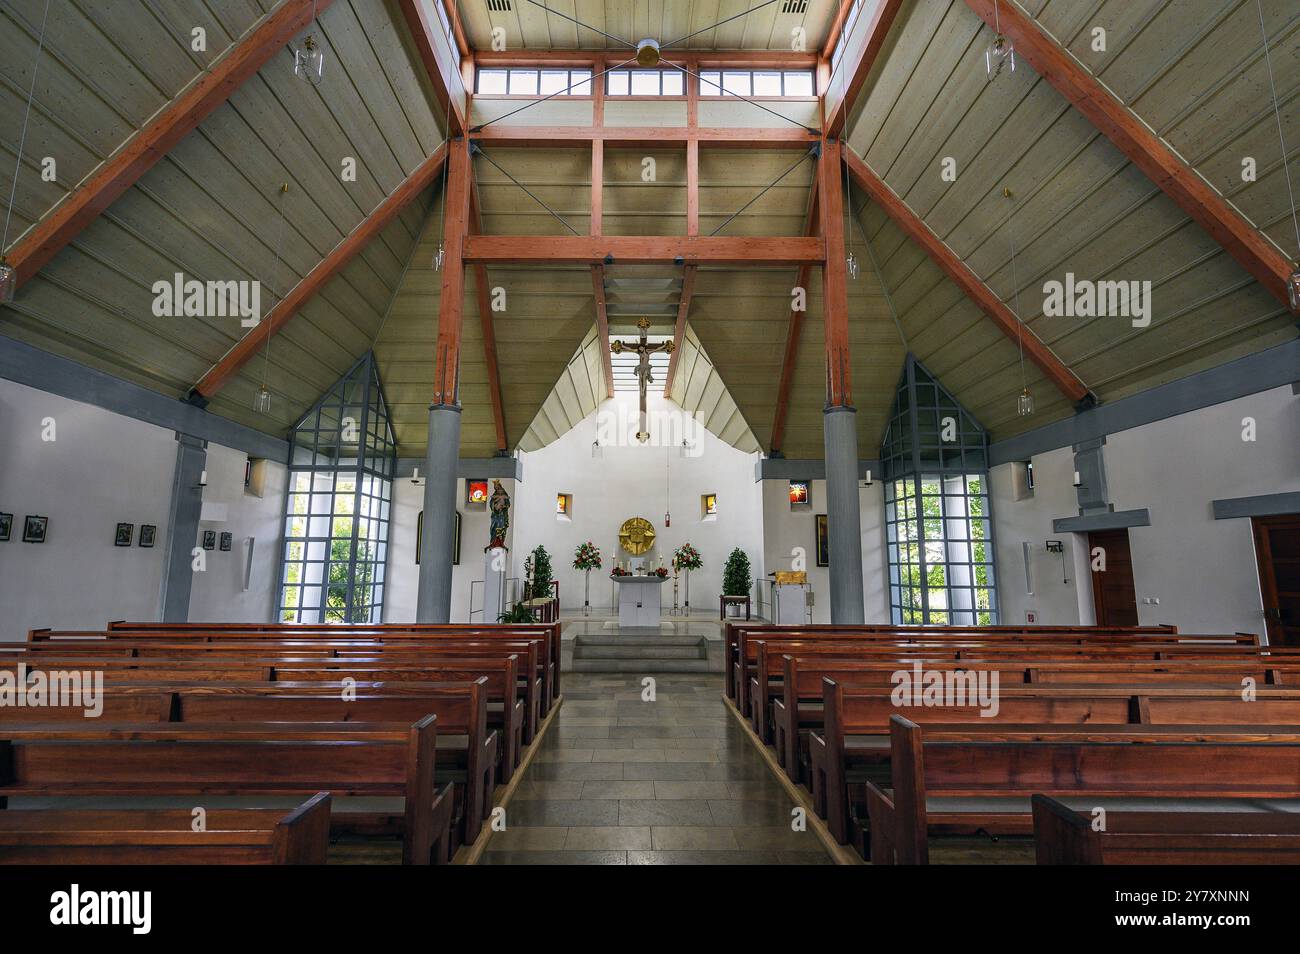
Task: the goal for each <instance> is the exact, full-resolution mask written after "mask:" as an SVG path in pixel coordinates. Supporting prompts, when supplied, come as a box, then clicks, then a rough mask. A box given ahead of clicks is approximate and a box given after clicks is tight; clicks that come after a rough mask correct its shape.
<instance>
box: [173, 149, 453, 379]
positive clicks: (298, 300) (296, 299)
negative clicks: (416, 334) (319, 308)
mask: <svg viewBox="0 0 1300 954" xmlns="http://www.w3.org/2000/svg"><path fill="white" fill-rule="evenodd" d="M446 159H447V147H446V146H445V145H443V146H439V147H438V150H437V151H436V152H435V153H434V154H433V155H432V156H430V157H429V158H428V159H426V160H425V161H424V162H423V163H422V164H421V165H420V167H419V168H418V169H416V170H415V172H413V173H411V175H409V176H408V177H407V178H406V181H405V182H403V183H402V184H401V185H400V186H398V187H397V188H396V189H395V190H393V192H392V194H391V195H389V196H388V198H386V199H384V201H383V202H381V203H380V204H379V207H378V208H376V209H375V210H374V211H373V212H371V213H370V214H369V215H368V216H366V217H365V218H364V219H363V220H362V221H361V222H360V223H359V224H358V225H357V227H356V228H354V229H353V230H352V231H351V232H350V233H348V235H347V237H346V238H344V239H343V241H342V242H340V243H339V244H338V245H336V246H334V248H333V250H332V251H331V252H330V253H329V254H328V255H326V256H325V258H323V259H322V260H321V261H320V263H319V264H318V265H317V266H316V267H315V268H313V269H312V270H311V271H310V272H308V273H307V275H306V277H305V278H303V279H302V281H300V282H298V284H297V285H295V286H294V287H293V289H292V290H291V291H290V292H289V293H288V294H287V295H285V296H284V298H282V299H280V301H279V302H278V303H277V304H276V306H275V307H274V308H272V309H271V313H270V314H269V315H267V316H266V317H265V318H263V319H262V321H261V322H259V323H258V325H257V327H256V328H253V329H252V330H250V331H249V332H248V334H246V335H244V337H242V338H240V339H239V341H238V342H236V344H235V346H234V347H233V348H231V349H230V351H228V352H227V353H226V355H225V356H224V357H223V358H222V359H221V360H220V361H218V362H217V363H216V364H215V365H214V366H213V367H212V369H211V370H209V371H208V373H207V374H205V375H204V376H203V378H202V379H201V380H200V381H199V383H198V384H196V385H195V386H194V388H193V390H192V391H191V392H190V400H191V401H194V402H197V403H200V404H201V403H204V402H205V401H207V400H208V399H210V398H211V397H212V396H213V395H214V394H216V393H217V392H218V391H220V390H221V389H222V388H223V387H225V385H226V384H227V383H228V382H229V381H230V379H231V378H232V377H234V375H235V374H236V373H237V372H238V371H239V369H240V368H242V367H243V366H244V365H245V364H247V363H248V362H249V360H250V359H252V358H253V357H254V356H255V355H256V354H257V353H258V351H259V350H260V349H261V347H262V345H263V343H264V342H265V341H266V340H267V338H269V337H271V336H272V335H274V334H275V333H276V332H277V331H279V330H280V329H281V328H283V327H284V326H285V324H286V323H287V322H288V321H289V320H290V319H291V318H293V316H294V315H296V314H297V313H298V312H299V311H300V310H301V309H302V307H303V306H304V305H305V304H306V303H307V302H308V301H310V300H311V298H312V297H313V296H314V295H315V294H316V293H317V292H318V291H320V289H321V288H322V287H324V285H325V284H326V283H327V282H328V281H329V280H330V279H331V278H333V277H334V276H335V275H337V274H338V273H339V272H340V271H341V270H342V269H343V268H344V266H346V265H347V264H348V263H349V262H350V261H352V259H353V258H354V257H356V255H357V254H358V253H360V251H361V250H362V249H363V248H365V247H366V246H367V245H368V244H369V243H370V242H371V240H372V239H374V238H375V236H377V235H378V234H379V233H380V232H382V231H383V230H384V228H385V227H387V226H388V224H389V223H390V222H392V221H393V219H394V218H396V216H397V214H398V213H399V212H401V211H402V210H403V209H404V208H406V207H407V206H408V205H409V204H410V203H412V202H414V201H415V200H416V199H417V198H419V196H420V193H421V192H423V191H424V190H425V189H426V188H427V187H428V186H429V185H430V184H431V183H432V182H433V180H434V179H435V178H437V176H438V173H439V172H440V171H441V170H442V164H443V163H444V162H445V161H446Z"/></svg>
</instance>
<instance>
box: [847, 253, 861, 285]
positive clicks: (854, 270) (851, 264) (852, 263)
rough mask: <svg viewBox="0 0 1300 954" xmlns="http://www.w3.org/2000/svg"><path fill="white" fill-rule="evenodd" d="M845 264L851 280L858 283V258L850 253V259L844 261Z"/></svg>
mask: <svg viewBox="0 0 1300 954" xmlns="http://www.w3.org/2000/svg"><path fill="white" fill-rule="evenodd" d="M844 264H845V266H846V267H847V268H848V271H849V278H851V279H853V280H854V281H857V278H858V257H857V256H856V255H854V254H853V253H852V252H849V257H848V258H846V259H845V260H844Z"/></svg>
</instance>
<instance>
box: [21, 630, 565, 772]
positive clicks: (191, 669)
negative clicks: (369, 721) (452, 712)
mask: <svg viewBox="0 0 1300 954" xmlns="http://www.w3.org/2000/svg"><path fill="white" fill-rule="evenodd" d="M117 645H118V644H117V643H116V642H109V641H106V640H97V639H84V640H83V639H77V640H73V639H58V640H54V641H50V642H38V643H29V644H24V645H18V646H13V647H0V667H4V666H7V665H9V666H11V665H16V663H17V662H19V661H23V660H24V659H26V660H28V662H27V664H28V665H29V666H33V665H36V664H37V663H36V661H35V660H36V659H37V658H39V659H40V661H41V662H42V663H43V664H44V665H46V666H49V667H50V668H56V667H55V666H54V661H55V659H56V657H57V658H58V659H62V660H71V659H73V658H76V659H77V660H78V663H77V665H78V666H80V667H81V668H87V667H91V666H93V663H94V662H95V660H106V661H105V662H103V664H102V667H107V668H112V669H113V670H114V671H116V672H118V673H119V675H118V677H117V678H119V679H127V678H133V677H131V676H129V675H128V673H129V671H130V670H132V669H139V668H145V667H149V666H153V667H154V668H155V670H157V669H158V667H162V666H170V667H171V668H172V670H173V673H172V674H171V675H168V676H166V677H164V676H161V675H159V676H157V680H162V679H164V678H166V679H174V680H179V681H194V680H197V679H209V678H215V679H216V681H221V682H234V681H240V680H241V679H242V680H253V681H259V682H265V681H267V680H270V679H276V680H282V679H293V678H295V677H294V676H293V675H292V674H291V673H290V672H289V671H290V670H291V669H293V668H295V667H297V668H324V669H328V668H334V669H345V668H347V669H368V670H370V671H371V673H372V674H368V675H367V677H366V681H377V680H379V679H384V680H393V681H435V682H436V681H443V678H442V677H425V676H421V675H418V674H417V675H414V676H412V675H405V676H403V675H401V674H397V675H389V676H381V675H374V674H373V672H374V670H376V668H377V667H379V668H386V669H387V670H388V671H395V670H397V669H413V668H426V669H427V668H445V667H446V666H447V665H448V664H449V663H450V662H451V661H453V660H457V659H459V660H461V661H462V662H464V661H468V660H480V659H483V658H485V657H487V658H491V657H499V658H511V657H518V659H517V661H516V671H517V678H518V680H519V682H520V687H521V695H520V698H521V699H522V706H521V707H520V708H521V709H522V723H521V724H520V727H519V734H520V735H521V736H522V743H528V742H531V741H532V739H533V736H534V735H535V734H536V732H537V727H538V725H539V724H540V720H541V716H542V709H541V703H542V698H543V687H542V676H541V675H537V676H536V677H535V678H528V677H527V675H526V673H527V672H529V671H532V670H536V671H537V672H538V673H541V671H542V668H543V665H544V664H543V663H541V662H539V659H540V654H541V652H542V646H541V644H540V641H538V640H521V641H518V642H506V641H499V640H494V641H473V640H441V641H437V642H435V643H431V644H426V643H418V644H412V645H407V646H401V647H397V648H392V647H390V648H388V649H387V651H383V652H380V651H378V650H375V649H374V648H372V647H369V646H366V645H364V644H362V645H359V646H357V645H353V644H351V643H349V644H346V645H342V646H337V645H335V646H331V647H329V651H328V652H314V653H313V652H308V653H306V654H305V655H304V654H301V653H300V650H299V648H298V647H297V646H280V645H278V644H277V643H275V642H274V641H271V642H267V643H262V642H257V643H236V644H234V645H229V644H216V643H204V644H201V645H202V648H198V647H197V646H196V648H194V649H190V648H188V647H186V646H184V645H183V644H182V645H179V646H171V645H169V644H165V643H158V644H144V645H142V646H135V645H134V644H126V646H125V648H126V649H127V650H128V651H129V654H124V653H123V652H121V651H120V650H119V649H115V648H113V647H115V646H117ZM114 660H115V661H114ZM239 665H244V666H253V665H256V666H259V667H261V668H260V670H259V674H257V675H251V674H250V675H243V676H241V675H239V674H238V673H237V671H232V669H231V667H232V666H239ZM277 670H278V671H280V673H282V674H277ZM190 673H203V674H202V675H190ZM209 674H212V675H209ZM483 674H487V673H483ZM144 678H149V677H147V676H146V677H144ZM312 678H331V677H312ZM332 678H338V679H341V678H343V676H336V677H332ZM355 678H359V679H360V678H362V677H360V676H357V677H355ZM503 704H504V703H503ZM512 727H513V725H512ZM509 738H511V739H513V736H509ZM511 748H512V750H513V753H512V754H513V756H514V757H515V759H516V760H517V758H518V754H519V748H520V746H519V745H515V744H513V742H512V745H511Z"/></svg>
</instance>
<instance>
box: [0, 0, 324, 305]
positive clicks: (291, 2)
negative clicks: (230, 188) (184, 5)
mask: <svg viewBox="0 0 1300 954" xmlns="http://www.w3.org/2000/svg"><path fill="white" fill-rule="evenodd" d="M331 2H332V0H318V3H317V4H316V5H315V7H313V3H312V0H285V2H284V3H283V4H282V5H281V7H280V8H279V9H277V10H276V11H275V12H274V13H272V14H270V15H268V16H267V17H266V18H265V19H263V20H262V22H261V23H260V24H259V25H258V26H257V28H256V29H254V30H253V31H252V32H251V33H249V34H248V37H247V38H246V39H244V40H243V41H241V42H240V43H239V44H238V45H236V46H234V47H233V48H232V49H231V50H230V51H229V52H227V53H226V55H225V56H223V57H222V58H221V59H220V60H219V61H218V62H216V63H215V64H214V65H213V66H212V68H211V69H209V70H208V71H206V72H205V73H203V74H202V76H200V77H199V78H198V79H197V80H196V81H195V82H194V83H192V84H191V85H190V86H188V87H187V88H186V89H185V90H184V92H182V93H181V94H180V95H179V96H177V97H176V98H175V99H173V100H172V101H171V102H170V103H169V104H168V105H167V106H166V108H164V109H163V110H162V111H161V112H159V113H158V115H157V116H156V117H154V119H153V120H152V121H150V122H149V123H148V124H147V125H145V126H144V128H142V129H141V130H140V131H139V132H137V133H136V134H135V135H134V136H132V137H131V138H130V139H129V140H128V141H127V142H126V143H125V144H124V145H123V146H122V148H121V149H119V150H118V151H117V152H115V153H114V154H113V155H112V156H111V157H110V158H109V159H108V160H107V161H106V162H104V163H103V164H102V165H101V166H100V167H99V169H98V170H97V171H96V172H95V173H94V174H93V175H91V176H90V177H89V178H88V179H86V181H85V182H84V183H83V184H82V185H81V186H79V187H78V188H77V189H75V190H74V191H73V192H71V193H70V194H69V195H68V196H67V197H66V198H65V199H64V200H63V201H62V202H60V203H59V204H58V205H57V206H55V208H54V209H53V210H52V211H50V212H49V213H48V214H47V215H46V216H45V217H44V218H43V219H42V220H41V221H40V222H39V223H38V224H37V225H36V226H35V228H33V229H31V230H30V231H29V232H28V233H27V234H26V235H25V236H24V237H23V239H22V241H20V242H18V243H17V244H16V245H15V246H14V249H13V250H12V251H11V252H10V254H9V255H8V256H7V258H8V262H9V264H10V265H11V266H12V267H13V269H14V271H15V273H16V279H17V285H18V287H21V286H22V285H23V284H24V283H25V282H27V281H28V280H29V279H30V278H31V277H32V276H33V275H35V274H36V273H37V272H38V271H40V269H41V268H42V267H44V266H45V264H46V263H48V262H49V261H50V259H52V258H53V257H54V256H55V255H56V254H57V253H58V252H59V251H60V250H61V249H63V248H64V247H66V246H67V245H68V243H70V242H71V241H72V240H73V239H75V238H76V237H77V236H78V235H79V234H80V233H81V232H82V230H83V229H85V228H86V226H88V225H89V224H90V223H91V222H93V221H94V220H95V219H96V218H97V217H98V216H99V215H100V213H101V212H103V211H104V210H105V209H106V208H108V206H109V205H111V204H112V203H113V201H114V200H116V199H117V198H118V197H119V196H121V195H122V194H123V193H124V192H126V190H127V189H129V188H131V186H133V185H134V184H135V183H136V182H138V181H139V180H140V177H141V176H143V175H144V174H145V173H146V172H148V171H149V170H150V169H151V168H153V166H154V165H155V164H156V163H157V162H158V160H160V159H161V158H162V157H163V156H165V155H166V154H167V153H168V152H169V151H170V150H171V149H172V148H173V147H174V146H175V145H176V144H177V143H178V142H180V141H181V139H183V138H184V137H185V136H186V135H188V134H189V133H190V132H191V131H193V130H194V129H195V127H197V126H198V125H199V123H201V122H203V120H204V119H205V118H207V117H208V116H209V115H210V114H211V113H212V111H213V110H215V109H216V108H217V107H218V106H220V105H221V104H222V103H224V102H225V101H226V100H227V99H229V98H230V96H231V94H232V93H234V92H235V90H237V89H238V88H239V87H240V86H241V85H242V84H243V83H244V81H245V80H247V79H248V78H249V77H251V76H253V75H254V74H256V73H257V71H258V70H260V69H261V68H262V67H263V66H264V65H265V64H266V63H267V61H269V60H270V59H271V57H272V56H274V55H275V54H276V53H278V52H279V51H280V50H282V49H283V48H284V46H285V44H286V43H288V42H289V41H290V40H291V39H292V38H293V37H294V36H295V35H297V34H298V33H299V32H300V31H302V29H303V28H304V27H306V26H307V25H308V24H309V23H311V22H312V13H313V9H315V12H316V13H317V14H321V13H324V12H325V10H326V9H328V8H329V6H330V3H331Z"/></svg>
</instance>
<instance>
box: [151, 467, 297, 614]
mask: <svg viewBox="0 0 1300 954" xmlns="http://www.w3.org/2000/svg"><path fill="white" fill-rule="evenodd" d="M247 461H248V455H247V454H245V453H243V452H242V451H237V450H231V449H230V448H229V447H221V446H220V445H217V444H209V445H208V458H207V465H206V466H207V472H208V484H207V486H206V487H204V488H203V503H204V504H205V505H208V504H217V505H218V506H224V507H225V508H226V519H225V520H224V521H220V522H218V521H206V520H205V521H200V523H199V535H200V539H201V538H202V534H203V531H204V530H214V531H216V533H217V539H218V541H220V538H221V534H222V533H223V532H226V533H230V534H232V536H233V537H234V539H233V540H232V542H231V549H230V550H229V552H223V551H222V550H221V549H220V548H218V549H216V550H210V551H208V552H207V553H205V554H204V556H205V563H204V567H205V568H204V571H203V572H202V573H196V574H194V584H193V587H192V589H191V590H190V619H191V620H194V621H196V622H204V621H216V622H223V623H243V622H247V623H259V622H265V621H266V620H269V619H271V618H273V615H274V613H275V610H276V606H275V602H276V600H275V587H276V584H277V582H278V580H279V574H280V558H281V553H280V547H281V543H280V538H281V535H282V532H283V530H282V527H281V514H282V513H283V512H284V489H285V484H286V481H287V479H288V469H287V468H286V467H285V466H284V465H283V464H279V463H275V462H268V463H267V464H266V468H267V471H266V483H265V486H264V489H263V494H262V496H261V497H260V498H259V497H255V496H253V495H252V494H251V493H247V492H246V491H245V490H244V465H245V464H246V463H247ZM250 539H251V540H252V541H253V544H252V546H253V572H252V574H251V575H250V577H249V587H248V590H247V591H245V590H244V571H245V568H246V567H247V561H248V547H249V541H250ZM160 545H161V542H160Z"/></svg>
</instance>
